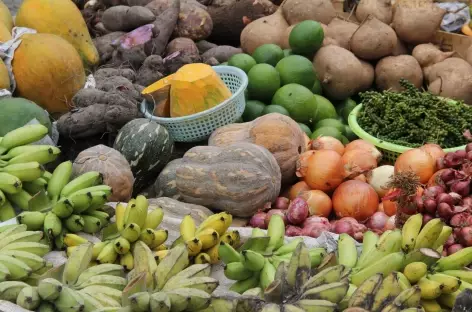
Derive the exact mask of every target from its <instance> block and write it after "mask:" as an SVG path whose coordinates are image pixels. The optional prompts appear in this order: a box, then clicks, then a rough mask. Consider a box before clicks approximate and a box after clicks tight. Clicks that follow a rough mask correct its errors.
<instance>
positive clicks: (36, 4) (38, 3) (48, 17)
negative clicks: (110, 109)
mask: <svg viewBox="0 0 472 312" xmlns="http://www.w3.org/2000/svg"><path fill="white" fill-rule="evenodd" d="M15 23H16V26H21V27H29V28H33V29H36V31H37V32H39V33H48V34H54V35H58V36H61V37H62V38H64V39H65V40H67V41H69V42H70V43H71V44H72V45H73V46H74V47H75V48H76V49H77V51H78V52H79V55H80V57H81V58H82V59H83V62H84V65H85V67H93V66H95V65H97V64H98V61H99V55H98V51H97V49H96V48H95V45H94V44H93V41H92V38H91V37H90V33H89V31H88V29H87V24H86V23H85V20H84V18H83V17H82V14H81V13H80V10H79V9H78V8H77V6H76V5H75V4H74V2H73V1H70V0H67V1H64V0H24V1H23V3H22V4H21V6H20V8H19V10H18V13H17V14H16V17H15Z"/></svg>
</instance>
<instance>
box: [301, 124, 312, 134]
mask: <svg viewBox="0 0 472 312" xmlns="http://www.w3.org/2000/svg"><path fill="white" fill-rule="evenodd" d="M298 125H299V126H300V129H302V131H303V132H305V133H306V135H308V137H310V136H311V133H312V132H311V129H310V127H308V126H307V125H305V124H304V123H301V122H299V123H298Z"/></svg>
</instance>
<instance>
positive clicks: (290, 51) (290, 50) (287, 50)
mask: <svg viewBox="0 0 472 312" xmlns="http://www.w3.org/2000/svg"><path fill="white" fill-rule="evenodd" d="M289 55H293V52H292V49H285V50H284V57H287V56H289Z"/></svg>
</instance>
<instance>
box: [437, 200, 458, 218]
mask: <svg viewBox="0 0 472 312" xmlns="http://www.w3.org/2000/svg"><path fill="white" fill-rule="evenodd" d="M437 212H438V216H439V217H441V218H443V219H445V220H449V219H451V218H452V216H453V215H454V211H453V210H452V207H451V206H450V205H448V204H446V203H440V204H439V205H438V208H437Z"/></svg>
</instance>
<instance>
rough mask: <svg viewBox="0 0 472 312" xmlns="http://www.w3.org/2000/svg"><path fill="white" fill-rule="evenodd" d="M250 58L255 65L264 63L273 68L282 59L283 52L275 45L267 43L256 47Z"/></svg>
mask: <svg viewBox="0 0 472 312" xmlns="http://www.w3.org/2000/svg"><path fill="white" fill-rule="evenodd" d="M252 57H253V58H254V59H255V60H256V62H257V64H262V63H265V64H270V65H272V66H275V65H276V64H277V63H278V62H279V61H280V60H281V59H282V58H283V57H284V51H283V50H282V48H281V47H279V46H278V45H276V44H272V43H267V44H263V45H261V46H259V47H257V48H256V49H255V50H254V52H253V53H252Z"/></svg>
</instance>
